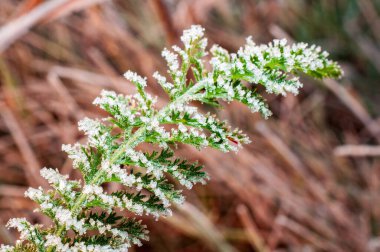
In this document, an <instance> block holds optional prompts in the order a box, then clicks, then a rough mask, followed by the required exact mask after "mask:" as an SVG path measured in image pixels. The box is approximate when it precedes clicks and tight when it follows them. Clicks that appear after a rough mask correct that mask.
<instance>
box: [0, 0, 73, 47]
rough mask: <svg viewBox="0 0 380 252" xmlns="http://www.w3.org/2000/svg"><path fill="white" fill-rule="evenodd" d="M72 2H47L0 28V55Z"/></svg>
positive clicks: (61, 0) (66, 0) (60, 0)
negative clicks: (63, 6)
mask: <svg viewBox="0 0 380 252" xmlns="http://www.w3.org/2000/svg"><path fill="white" fill-rule="evenodd" d="M69 1H70V0H52V1H48V2H45V3H44V4H41V5H39V6H37V7H36V8H34V9H33V10H31V11H30V12H29V13H27V14H25V15H23V16H21V17H19V18H17V19H16V20H14V21H12V22H10V23H8V24H6V25H5V26H3V27H1V28H0V53H2V52H3V51H5V50H6V49H7V48H8V47H9V46H10V45H11V44H12V43H13V42H14V41H16V40H17V39H18V38H19V37H21V36H22V35H24V34H25V33H27V32H28V31H29V29H30V28H31V27H33V26H34V25H35V24H36V23H38V22H39V21H41V20H42V19H43V18H44V17H45V16H46V15H48V14H49V13H50V12H52V11H53V10H55V9H57V8H59V7H60V6H62V5H64V4H65V3H67V2H69Z"/></svg>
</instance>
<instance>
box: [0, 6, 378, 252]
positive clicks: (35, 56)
mask: <svg viewBox="0 0 380 252" xmlns="http://www.w3.org/2000/svg"><path fill="white" fill-rule="evenodd" d="M379 15H380V2H379V1H377V0H373V1H372V0H318V1H317V0H316V1H311V0H266V1H259V0H240V1H239V0H235V1H232V0H178V1H175V0H113V1H111V0H50V1H43V0H1V1H0V25H1V26H2V28H1V29H0V83H1V89H0V243H11V242H13V241H14V239H16V238H17V233H15V232H13V230H11V231H9V230H7V229H5V227H4V225H5V223H6V222H7V221H8V219H9V218H10V217H15V216H26V217H27V218H28V219H29V220H31V221H35V222H42V223H44V222H46V219H44V218H43V217H41V216H40V215H38V214H37V213H33V212H32V210H33V208H35V205H34V204H33V203H31V202H30V201H29V200H27V199H25V198H24V197H23V194H24V191H25V189H26V188H27V187H29V186H37V185H40V184H42V185H46V183H45V182H44V181H42V180H41V178H40V177H39V175H38V173H39V169H40V168H42V167H44V166H47V167H58V168H59V169H60V170H61V172H63V173H66V174H71V176H72V177H74V178H75V177H78V174H77V173H76V171H73V170H72V168H71V164H70V161H69V160H67V157H66V155H65V154H64V153H62V152H61V151H60V149H61V144H62V143H74V142H76V141H81V140H83V136H82V135H81V134H80V132H78V131H77V121H78V120H79V119H80V118H82V117H84V116H90V117H99V116H100V115H102V112H101V111H99V110H97V109H96V108H95V107H94V106H93V105H92V104H91V103H92V100H93V99H94V98H95V97H96V96H97V95H98V94H99V93H100V91H101V89H104V88H106V89H114V90H117V91H119V92H123V93H130V92H132V91H133V88H132V86H131V85H130V83H128V82H127V81H125V80H124V79H123V78H121V75H122V73H124V72H125V71H126V70H127V69H131V70H134V71H137V72H138V73H140V74H141V75H146V76H148V79H149V80H150V81H151V85H150V86H149V90H150V91H151V92H153V93H155V94H156V95H158V96H159V97H160V99H162V100H165V99H166V97H165V96H164V94H163V92H162V91H161V90H160V89H159V86H158V85H157V84H156V83H155V82H153V80H152V77H151V76H152V74H153V72H154V71H155V70H156V69H158V70H160V71H165V64H164V61H163V60H162V59H161V57H160V52H161V50H162V49H163V47H168V46H170V45H171V44H178V42H179V40H178V38H179V36H180V34H181V31H182V30H183V29H185V28H188V27H189V26H190V25H191V24H201V25H202V26H204V27H205V28H206V34H207V37H208V38H209V44H214V43H217V44H220V45H221V46H223V47H225V48H227V49H228V50H231V51H235V50H237V49H238V48H239V47H240V46H241V45H242V44H243V43H244V42H245V37H246V36H249V35H252V36H253V38H254V40H255V41H256V42H259V43H266V42H268V41H270V40H272V39H273V38H287V39H288V40H289V41H305V42H309V43H315V44H318V45H320V46H322V47H323V48H324V49H326V50H327V51H329V52H331V57H332V58H333V59H334V60H337V61H339V63H340V64H341V65H342V66H343V69H344V71H345V76H344V78H343V79H341V80H339V81H334V80H326V81H324V82H321V81H316V80H313V79H308V78H306V77H304V78H303V82H304V84H305V85H304V88H303V90H302V92H301V94H300V95H299V96H297V97H294V96H291V95H288V96H287V97H274V96H267V97H266V98H267V99H268V100H269V103H270V106H271V108H272V110H273V111H274V116H273V117H271V118H270V119H268V120H263V119H262V118H260V116H259V115H256V114H255V115H252V114H250V113H249V112H248V110H247V109H246V108H244V107H243V106H241V105H239V104H235V103H233V104H230V105H228V106H227V108H226V109H225V110H222V111H219V112H217V113H218V114H219V116H220V117H222V118H224V119H227V120H229V121H230V122H231V124H232V125H233V126H234V127H239V128H241V129H243V130H244V131H245V132H247V133H248V134H249V136H250V137H251V139H252V140H253V143H251V144H249V145H247V146H246V147H245V148H244V149H242V150H241V151H240V152H239V153H238V154H237V155H236V154H234V153H232V154H227V155H226V154H222V153H219V152H217V151H213V150H209V149H207V150H205V151H202V153H200V152H198V151H197V150H195V149H192V148H186V147H180V148H179V150H178V152H179V154H180V155H181V156H184V157H188V158H189V159H191V160H200V162H202V163H204V164H205V166H206V171H207V172H209V174H210V175H211V178H212V179H211V181H210V182H209V183H208V184H207V186H197V187H196V188H195V189H194V190H192V191H189V192H187V193H186V195H187V203H186V204H185V205H184V206H182V207H178V208H177V209H176V210H175V213H174V215H173V217H171V218H166V219H162V218H161V219H160V220H159V221H154V220H152V219H150V218H144V223H146V224H147V225H148V227H149V229H150V230H151V233H150V238H151V240H150V241H149V242H146V243H145V244H144V246H143V247H141V248H133V249H131V251H160V252H162V251H169V252H171V251H173V252H175V251H188V252H193V251H194V252H195V251H223V252H234V251H260V252H261V251H380V237H379V232H380V191H379V190H380V160H379V157H380V145H379V144H380V87H379V77H380V43H379V42H380V17H379ZM205 109H210V108H205Z"/></svg>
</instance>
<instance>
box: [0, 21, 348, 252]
mask: <svg viewBox="0 0 380 252" xmlns="http://www.w3.org/2000/svg"><path fill="white" fill-rule="evenodd" d="M181 41H182V42H183V48H182V49H181V48H179V47H178V46H173V48H172V49H173V50H168V49H164V50H163V52H162V56H163V57H164V58H165V60H166V61H167V65H168V75H169V76H170V78H169V80H168V78H166V77H165V76H163V75H161V74H160V73H158V72H156V73H154V74H153V77H154V78H155V79H156V80H157V82H158V83H159V84H160V85H161V86H162V88H163V89H164V90H165V91H166V93H167V94H168V96H169V99H170V101H169V103H168V104H167V105H166V106H165V107H164V108H161V109H158V108H157V107H156V106H155V102H156V98H154V97H152V96H151V95H150V94H149V93H147V92H146V90H145V87H146V86H147V81H146V78H143V77H141V76H139V75H137V74H136V73H134V72H131V71H128V72H126V73H125V75H124V76H125V77H126V78H127V79H128V80H129V81H131V82H132V83H133V84H134V85H135V86H136V89H137V92H136V93H135V94H133V95H127V96H125V95H121V94H116V93H115V92H113V91H106V90H103V91H102V93H101V95H100V97H98V98H96V99H95V101H94V104H95V105H97V106H99V107H100V108H102V109H104V110H105V111H106V112H108V114H109V117H108V118H103V119H100V120H99V119H89V118H84V119H83V120H81V121H80V122H79V129H80V130H82V131H83V132H84V133H85V134H86V135H87V137H88V142H87V143H86V144H84V145H81V144H79V143H76V144H73V145H63V146H62V150H63V151H65V152H67V154H68V156H69V158H70V159H72V160H73V166H74V168H76V169H78V170H79V171H80V172H81V174H82V177H83V179H82V180H80V181H74V180H70V179H69V177H68V176H67V175H61V174H60V173H59V171H58V170H56V169H48V168H44V169H42V170H41V175H42V176H43V177H44V178H45V179H47V181H48V182H49V183H50V185H51V187H52V189H50V190H43V189H42V188H38V189H34V188H30V189H28V191H27V192H26V193H25V196H27V197H29V198H30V199H32V200H34V201H36V202H37V203H38V204H39V208H38V211H41V212H42V213H44V214H45V215H47V216H48V217H50V218H51V219H52V220H53V225H52V226H50V227H43V226H41V225H32V224H31V223H29V222H28V221H27V220H26V219H24V218H21V219H20V218H19V219H17V218H16V219H11V220H10V221H9V222H8V227H14V228H17V229H18V230H19V231H20V233H21V236H20V239H19V240H18V241H17V242H16V245H15V246H6V245H3V246H1V248H0V251H6V252H10V251H39V252H42V251H49V252H52V251H57V252H58V251H73V252H76V251H126V250H127V249H128V247H130V246H132V245H141V241H142V240H147V239H148V236H147V234H148V231H147V229H146V226H145V225H143V224H141V221H138V220H137V219H135V218H127V217H124V216H122V215H121V214H120V211H119V210H124V211H129V212H132V213H134V214H135V215H143V214H146V215H152V216H154V217H155V218H159V217H160V216H168V215H170V214H171V208H170V207H171V205H172V204H173V202H174V203H177V204H181V203H182V202H183V201H184V196H183V195H182V191H181V190H180V189H178V188H177V187H176V186H175V184H173V182H171V180H168V177H169V176H171V177H172V178H174V179H175V180H177V181H178V182H179V183H180V184H181V185H182V186H185V187H186V188H188V189H190V188H192V186H193V185H195V184H197V183H202V184H204V183H205V182H206V181H207V180H208V176H207V174H206V172H204V171H203V170H202V168H203V167H202V166H201V165H199V164H198V163H196V162H195V163H191V162H189V161H187V160H185V159H181V158H178V157H176V156H175V152H174V151H175V148H176V146H177V144H188V145H192V146H194V147H196V148H198V149H202V148H206V147H211V148H215V149H218V150H221V151H224V152H228V151H237V150H238V149H239V148H240V147H241V146H242V145H243V144H247V143H249V139H248V137H247V136H246V135H245V134H243V133H242V132H241V131H240V130H238V129H232V128H231V127H230V126H229V125H228V123H227V122H223V121H220V120H219V119H218V118H217V117H216V116H215V115H211V114H204V113H202V112H200V111H199V110H198V109H197V107H195V106H193V105H191V104H190V103H192V102H201V103H207V104H211V105H214V106H219V107H222V104H221V103H220V101H226V102H231V101H238V102H241V103H243V104H245V105H246V106H247V107H248V108H250V109H251V111H252V112H260V113H261V114H262V115H263V116H264V117H265V118H266V117H268V116H270V114H271V112H270V110H269V108H268V105H267V104H266V102H265V99H264V98H263V97H262V96H261V95H260V94H259V93H258V92H257V91H256V89H255V88H254V87H253V85H263V86H264V87H265V89H266V92H268V93H274V94H281V95H286V94H287V93H293V94H297V93H298V90H299V88H301V87H302V84H301V83H300V81H299V79H298V77H297V75H298V73H300V72H302V73H305V74H307V75H310V76H312V77H316V78H325V77H334V78H336V77H340V76H341V75H342V71H341V69H340V67H339V66H338V65H337V63H335V62H333V61H331V60H329V59H328V58H327V56H328V54H327V53H326V52H322V51H321V49H320V48H319V47H316V46H308V45H307V44H305V43H299V44H293V45H291V46H290V45H288V44H287V43H286V41H285V40H274V41H273V42H271V43H269V44H268V45H256V44H255V43H253V41H252V39H251V38H248V39H247V43H246V45H244V46H243V47H242V48H241V49H240V50H239V51H238V52H237V53H232V54H230V53H228V52H227V51H226V50H225V49H223V48H221V47H220V46H217V45H214V46H213V47H212V48H211V50H210V51H209V52H210V53H211V59H210V66H211V67H206V66H205V64H204V59H205V57H206V56H207V55H208V53H209V52H208V51H207V50H206V47H207V39H206V38H204V29H203V28H202V27H201V26H198V25H194V26H192V27H191V28H190V29H188V30H185V31H184V33H183V35H182V37H181ZM189 72H191V73H192V75H193V78H192V79H188V78H187V76H189ZM247 83H251V85H247ZM116 129H117V130H116ZM143 143H148V144H151V145H152V146H153V147H154V148H155V149H156V150H157V151H150V152H149V151H144V150H141V148H140V146H141V145H142V144H143ZM107 182H114V183H119V184H121V185H122V186H123V188H124V189H123V190H121V191H117V192H107V191H105V190H104V188H103V185H104V184H105V183H107ZM99 210H101V211H100V212H99ZM69 233H70V234H69Z"/></svg>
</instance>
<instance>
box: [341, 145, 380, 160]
mask: <svg viewBox="0 0 380 252" xmlns="http://www.w3.org/2000/svg"><path fill="white" fill-rule="evenodd" d="M334 154H335V155H337V156H353V157H355V156H356V157H362V156H380V146H369V145H343V146H338V147H336V148H335V150H334Z"/></svg>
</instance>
